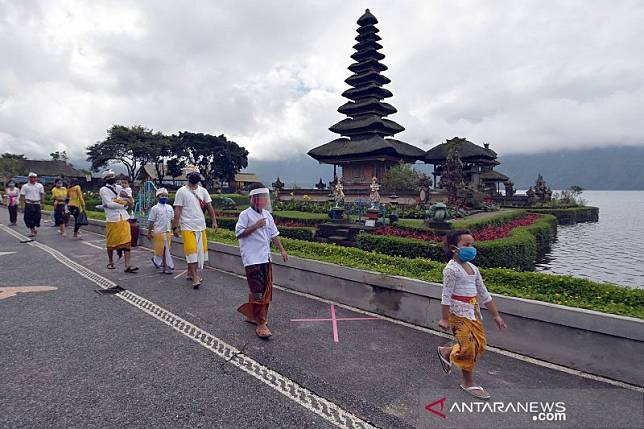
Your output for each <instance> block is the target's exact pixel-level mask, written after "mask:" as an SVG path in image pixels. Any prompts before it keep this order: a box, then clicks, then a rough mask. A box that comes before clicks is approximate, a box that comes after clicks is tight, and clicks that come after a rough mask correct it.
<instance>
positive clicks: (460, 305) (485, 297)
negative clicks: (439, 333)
mask: <svg viewBox="0 0 644 429" xmlns="http://www.w3.org/2000/svg"><path fill="white" fill-rule="evenodd" d="M467 264H468V265H469V266H470V267H471V268H472V270H473V271H474V274H468V273H467V271H465V268H463V267H462V266H461V264H459V263H458V262H456V261H454V260H453V259H452V260H450V261H449V262H448V263H447V265H446V266H445V269H443V295H442V297H441V304H442V305H449V306H450V307H449V312H450V313H452V314H454V315H456V316H459V317H464V318H466V319H470V320H475V319H476V317H475V314H474V305H473V304H470V303H467V302H461V301H457V300H455V299H452V295H461V296H476V297H477V300H478V302H479V304H485V303H487V302H490V301H492V296H491V295H490V293H489V292H488V291H487V288H486V287H485V283H483V278H482V277H481V272H480V271H479V269H478V268H477V267H476V265H474V264H471V263H469V262H468V263H467ZM479 317H480V313H479Z"/></svg>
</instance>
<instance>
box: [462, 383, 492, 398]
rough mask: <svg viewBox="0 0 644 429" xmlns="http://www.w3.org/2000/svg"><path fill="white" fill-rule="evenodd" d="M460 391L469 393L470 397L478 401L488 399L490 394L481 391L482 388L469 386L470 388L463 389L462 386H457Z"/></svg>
mask: <svg viewBox="0 0 644 429" xmlns="http://www.w3.org/2000/svg"><path fill="white" fill-rule="evenodd" d="M459 386H460V387H461V389H463V390H464V391H466V392H467V393H469V394H470V395H472V396H474V397H475V398H478V399H490V394H489V393H487V392H486V391H485V389H483V386H470V387H465V386H463V385H462V384H459Z"/></svg>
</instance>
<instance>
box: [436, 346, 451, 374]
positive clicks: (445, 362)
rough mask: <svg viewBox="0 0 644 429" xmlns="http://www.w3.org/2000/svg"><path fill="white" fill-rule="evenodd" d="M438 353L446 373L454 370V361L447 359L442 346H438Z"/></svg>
mask: <svg viewBox="0 0 644 429" xmlns="http://www.w3.org/2000/svg"><path fill="white" fill-rule="evenodd" d="M436 353H438V358H439V359H440V360H441V366H442V367H443V371H445V374H449V373H450V372H452V363H451V362H449V361H448V360H447V359H445V356H443V353H441V348H440V346H439V347H437V348H436Z"/></svg>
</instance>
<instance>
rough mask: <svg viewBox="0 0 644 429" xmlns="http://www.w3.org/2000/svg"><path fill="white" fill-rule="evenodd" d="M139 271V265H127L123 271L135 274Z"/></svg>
mask: <svg viewBox="0 0 644 429" xmlns="http://www.w3.org/2000/svg"><path fill="white" fill-rule="evenodd" d="M137 271H139V267H127V268H126V269H125V270H124V271H123V272H125V273H130V274H134V273H136V272H137Z"/></svg>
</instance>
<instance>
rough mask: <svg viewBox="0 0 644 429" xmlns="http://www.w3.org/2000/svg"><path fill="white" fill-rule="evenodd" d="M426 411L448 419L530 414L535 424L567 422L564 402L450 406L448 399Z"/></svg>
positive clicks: (471, 403)
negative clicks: (457, 415) (480, 415)
mask: <svg viewBox="0 0 644 429" xmlns="http://www.w3.org/2000/svg"><path fill="white" fill-rule="evenodd" d="M425 409H426V410H427V411H429V412H430V413H432V414H433V415H435V416H437V417H440V418H443V419H446V418H448V415H449V414H455V413H458V414H466V413H470V414H509V413H514V414H530V415H531V416H532V420H533V421H535V422H565V421H566V403H565V402H564V401H507V402H506V401H498V402H497V401H492V402H489V401H469V402H466V401H460V402H453V403H451V404H450V405H448V402H447V397H445V398H441V399H439V400H437V401H434V402H432V403H431V404H428V405H427V406H426V407H425Z"/></svg>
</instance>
